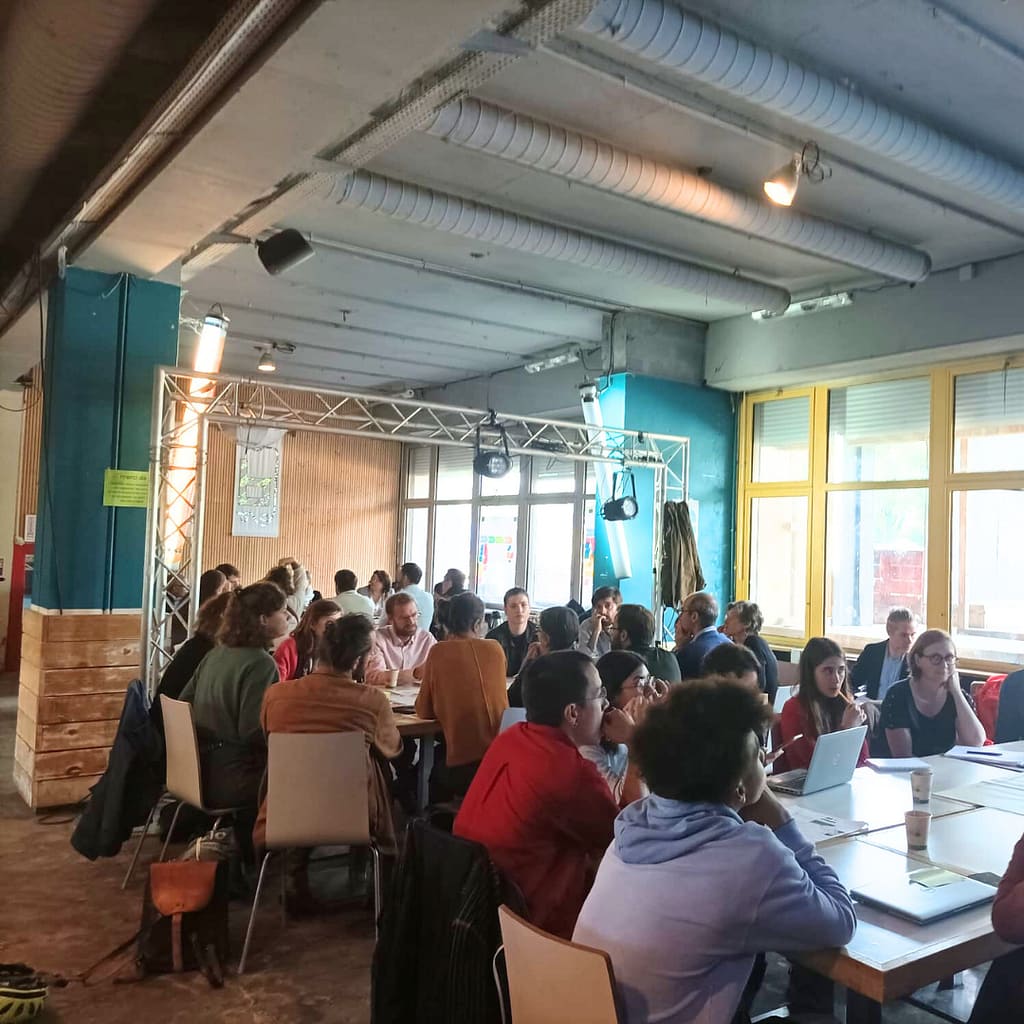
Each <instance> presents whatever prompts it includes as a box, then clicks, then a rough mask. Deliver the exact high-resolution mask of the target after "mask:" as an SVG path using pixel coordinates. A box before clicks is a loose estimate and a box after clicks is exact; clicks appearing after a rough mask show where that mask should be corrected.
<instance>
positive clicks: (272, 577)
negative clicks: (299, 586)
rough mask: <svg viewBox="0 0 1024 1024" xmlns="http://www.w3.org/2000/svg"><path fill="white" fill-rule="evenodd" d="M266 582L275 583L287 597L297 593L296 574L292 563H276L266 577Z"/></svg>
mask: <svg viewBox="0 0 1024 1024" xmlns="http://www.w3.org/2000/svg"><path fill="white" fill-rule="evenodd" d="M264 582H265V583H273V584H274V586H275V587H277V588H278V589H279V590H280V591H281V592H282V593H283V594H284V595H285V596H286V597H290V596H291V595H292V594H294V593H295V575H294V573H293V572H292V567H291V566H290V565H275V566H274V568H273V569H271V570H270V572H268V573H267V575H266V576H265V577H264Z"/></svg>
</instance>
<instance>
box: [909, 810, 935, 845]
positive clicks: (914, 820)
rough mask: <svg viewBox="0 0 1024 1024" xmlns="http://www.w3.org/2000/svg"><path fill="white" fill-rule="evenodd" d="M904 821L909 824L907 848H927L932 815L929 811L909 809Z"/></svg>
mask: <svg viewBox="0 0 1024 1024" xmlns="http://www.w3.org/2000/svg"><path fill="white" fill-rule="evenodd" d="M903 822H904V824H905V825H906V826H907V849H908V850H925V849H927V848H928V830H929V828H930V827H931V823H932V816H931V815H930V814H929V813H928V812H927V811H907V813H906V814H905V815H904V816H903Z"/></svg>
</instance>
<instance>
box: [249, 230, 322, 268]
mask: <svg viewBox="0 0 1024 1024" xmlns="http://www.w3.org/2000/svg"><path fill="white" fill-rule="evenodd" d="M256 254H257V255H258V256H259V258H260V263H262V264H263V266H264V268H265V269H266V271H267V273H268V274H274V275H275V276H276V275H277V274H283V273H284V272H285V271H286V270H291V269H292V268H293V267H297V266H298V265H299V264H300V263H302V262H304V261H305V260H308V259H309V257H310V256H312V255H313V246H311V245H310V244H309V242H307V241H306V239H305V238H303V237H302V233H301V232H299V231H296V230H295V228H285V230H284V231H278V232H277V234H276V235H271V236H270V237H269V238H265V239H264V240H263V241H262V242H257V243H256Z"/></svg>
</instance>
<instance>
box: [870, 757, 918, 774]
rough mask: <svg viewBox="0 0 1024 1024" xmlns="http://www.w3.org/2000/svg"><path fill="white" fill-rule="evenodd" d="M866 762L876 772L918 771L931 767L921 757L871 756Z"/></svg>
mask: <svg viewBox="0 0 1024 1024" xmlns="http://www.w3.org/2000/svg"><path fill="white" fill-rule="evenodd" d="M865 764H867V765H868V767H870V768H874V769H875V771H876V772H916V771H917V770H918V769H919V768H930V767H931V765H930V764H929V763H928V762H927V761H924V760H922V759H921V758H920V757H869V758H868V759H867V761H866V762H865Z"/></svg>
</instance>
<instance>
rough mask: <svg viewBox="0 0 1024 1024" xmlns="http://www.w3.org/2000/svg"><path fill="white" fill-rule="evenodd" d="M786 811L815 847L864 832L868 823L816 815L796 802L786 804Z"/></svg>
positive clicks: (829, 815)
mask: <svg viewBox="0 0 1024 1024" xmlns="http://www.w3.org/2000/svg"><path fill="white" fill-rule="evenodd" d="M786 810H787V811H789V813H790V814H792V815H793V820H794V821H795V822H796V823H797V825H798V826H799V828H800V831H801V832H802V833H803V834H804V835H805V836H806V837H807V838H808V839H809V840H810V841H811V842H812V843H814V845H815V846H817V845H818V844H819V843H824V842H827V841H828V840H829V839H839V838H840V837H841V836H852V835H856V834H857V833H858V832H866V831H867V828H868V823H867V822H866V821H856V820H853V819H851V818H836V817H834V816H833V815H831V814H818V813H817V812H815V811H812V810H811V809H810V808H808V807H802V806H801V805H800V804H799V803H796V802H787V804H786Z"/></svg>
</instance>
